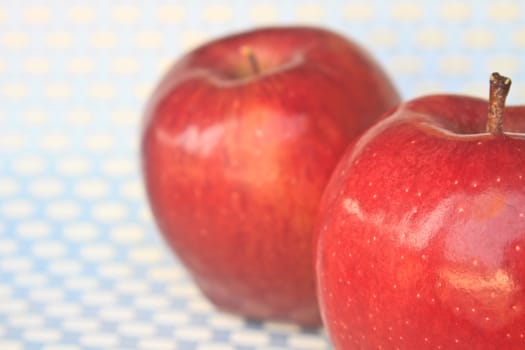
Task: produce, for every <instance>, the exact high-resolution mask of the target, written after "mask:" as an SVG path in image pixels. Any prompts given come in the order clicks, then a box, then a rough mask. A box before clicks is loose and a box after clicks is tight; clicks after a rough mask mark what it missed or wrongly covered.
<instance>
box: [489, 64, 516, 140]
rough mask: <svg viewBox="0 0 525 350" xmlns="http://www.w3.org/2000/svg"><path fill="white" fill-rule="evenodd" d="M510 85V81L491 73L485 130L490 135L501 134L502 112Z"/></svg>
mask: <svg viewBox="0 0 525 350" xmlns="http://www.w3.org/2000/svg"><path fill="white" fill-rule="evenodd" d="M510 84H511V80H510V79H509V78H507V77H504V76H502V75H500V74H499V73H492V74H491V76H490V92H489V115H488V118H487V127H486V128H487V132H489V133H491V134H492V135H502V134H503V110H504V109H505V99H506V98H507V95H508V93H509V89H510Z"/></svg>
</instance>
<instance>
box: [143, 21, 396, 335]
mask: <svg viewBox="0 0 525 350" xmlns="http://www.w3.org/2000/svg"><path fill="white" fill-rule="evenodd" d="M245 47H249V48H250V49H251V50H252V52H253V54H254V56H255V57H256V59H257V61H258V65H259V67H260V68H259V69H260V70H261V72H260V73H259V74H255V75H254V73H253V68H252V67H251V66H250V64H249V63H250V61H249V59H248V57H247V56H245V55H243V53H242V52H243V48H245ZM398 101H399V96H398V94H397V92H396V90H395V88H394V87H393V86H392V84H391V83H390V82H389V80H388V78H387V77H386V76H385V74H384V73H383V71H382V70H381V69H380V68H379V66H378V65H377V64H376V63H374V61H373V60H372V59H371V58H370V57H369V56H368V55H367V54H366V53H364V52H363V51H362V50H361V49H360V48H358V47H357V46H355V45H354V44H352V43H349V42H348V41H347V40H345V39H343V38H342V37H340V36H338V35H336V34H334V33H331V32H328V31H325V30H321V29H316V28H306V27H284V28H264V29H259V30H255V31H251V32H245V33H241V34H237V35H233V36H229V37H226V38H222V39H220V40H216V41H213V42H211V43H209V44H207V45H204V46H202V47H200V48H198V49H196V50H195V51H193V52H191V53H189V54H188V55H186V56H185V57H183V58H182V59H181V60H179V62H178V63H176V64H175V65H174V67H173V68H172V69H171V70H170V71H169V72H168V73H167V75H166V76H165V77H164V78H163V80H162V81H161V82H160V84H159V86H158V88H157V89H156V91H155V93H154V94H153V96H152V97H151V100H150V102H149V106H148V108H147V111H146V113H145V123H144V129H143V133H142V162H143V174H144V181H145V185H146V190H147V195H148V198H149V201H150V204H151V208H152V212H153V215H154V218H155V220H156V223H157V224H158V227H159V228H160V231H161V232H162V233H163V235H164V237H165V238H166V241H167V242H168V243H169V245H170V246H171V247H172V249H173V251H174V252H175V253H176V255H177V256H178V258H179V259H180V261H181V262H182V263H183V264H184V265H185V266H186V267H187V269H188V270H189V272H190V273H191V275H192V277H193V279H194V280H195V281H196V283H197V285H198V286H199V287H200V289H201V290H202V292H203V293H204V294H205V295H206V296H207V297H208V298H209V299H210V300H211V301H212V302H213V303H214V304H215V305H216V306H218V307H219V308H221V309H223V310H226V311H229V312H234V313H237V314H240V315H243V316H246V317H249V318H254V319H278V320H285V321H293V322H297V323H300V324H303V325H309V326H316V325H318V324H319V323H320V316H319V310H318V305H317V301H316V295H315V280H314V275H313V270H314V268H313V249H312V244H313V238H312V236H313V225H314V221H315V217H316V210H317V207H318V204H319V200H320V197H321V193H322V191H323V189H324V186H325V184H326V182H327V181H328V177H329V175H330V173H331V171H332V170H333V168H334V166H335V164H336V162H337V160H338V159H339V157H340V155H341V154H342V152H343V150H344V148H345V146H346V145H347V144H348V143H349V142H350V140H351V139H353V138H354V137H355V136H356V135H357V134H359V133H360V132H362V131H363V130H364V129H365V128H366V127H368V126H369V125H370V124H371V123H372V122H373V121H374V120H375V119H376V118H377V117H378V116H379V115H380V114H382V113H383V112H384V111H385V110H387V109H388V108H391V107H392V106H394V105H396V104H397V103H398Z"/></svg>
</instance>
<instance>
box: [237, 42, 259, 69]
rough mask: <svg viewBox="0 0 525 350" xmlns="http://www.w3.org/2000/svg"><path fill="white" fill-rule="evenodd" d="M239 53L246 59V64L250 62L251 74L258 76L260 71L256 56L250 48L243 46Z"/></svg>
mask: <svg viewBox="0 0 525 350" xmlns="http://www.w3.org/2000/svg"><path fill="white" fill-rule="evenodd" d="M241 53H242V54H243V55H244V56H245V57H246V58H247V59H248V62H250V67H251V68H252V72H253V74H255V75H257V74H259V73H260V72H261V69H260V67H259V62H258V61H257V56H255V54H254V53H253V50H252V48H251V47H250V46H243V47H242V48H241Z"/></svg>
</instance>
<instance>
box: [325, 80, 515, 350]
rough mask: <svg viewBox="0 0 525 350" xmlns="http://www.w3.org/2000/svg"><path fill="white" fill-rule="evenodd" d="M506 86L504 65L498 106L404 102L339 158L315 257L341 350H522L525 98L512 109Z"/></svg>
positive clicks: (464, 100) (496, 83)
mask: <svg viewBox="0 0 525 350" xmlns="http://www.w3.org/2000/svg"><path fill="white" fill-rule="evenodd" d="M509 86H510V80H509V79H507V78H505V77H501V76H499V75H498V74H497V73H495V74H493V76H492V77H491V94H490V95H491V97H490V100H489V101H490V102H489V104H487V101H486V100H483V99H477V98H472V97H466V96H459V95H436V96H428V97H422V98H418V99H414V100H412V101H409V102H406V103H404V104H401V105H400V106H399V107H398V108H397V109H395V110H393V111H392V112H390V113H387V115H386V116H385V117H384V118H381V120H380V121H379V122H378V123H377V124H375V125H374V126H373V127H371V128H370V129H369V130H368V131H367V132H366V133H364V134H363V135H362V136H361V137H360V138H359V139H357V140H356V142H355V144H354V145H353V146H350V147H349V148H348V149H347V151H346V152H345V154H344V155H343V157H342V158H341V162H340V163H339V164H338V166H337V168H336V170H335V171H334V174H333V176H332V178H331V179H330V181H329V184H328V185H327V188H326V192H325V194H324V195H323V199H322V204H321V208H320V213H319V222H318V228H319V230H318V231H317V232H318V233H317V235H318V246H317V256H316V269H317V273H318V275H317V276H318V280H317V283H318V288H319V294H320V304H321V310H322V316H323V319H324V321H325V323H326V325H327V328H328V332H329V335H330V337H331V339H332V341H333V343H334V346H335V348H336V349H344V350H347V349H410V350H412V349H418V350H419V349H443V350H445V349H525V106H516V107H508V108H506V109H505V110H504V101H505V96H506V91H508V88H509ZM488 105H490V110H489V112H488V114H489V118H488V122H487V106H488ZM503 111H504V115H505V119H504V123H503V124H502V122H503ZM486 125H487V126H486Z"/></svg>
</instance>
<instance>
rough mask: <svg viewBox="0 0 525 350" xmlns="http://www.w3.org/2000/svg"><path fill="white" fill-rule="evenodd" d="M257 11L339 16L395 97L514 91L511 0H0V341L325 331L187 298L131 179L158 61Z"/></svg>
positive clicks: (283, 337) (305, 345) (311, 18)
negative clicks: (493, 79)
mask: <svg viewBox="0 0 525 350" xmlns="http://www.w3.org/2000/svg"><path fill="white" fill-rule="evenodd" d="M272 24H312V25H321V26H324V27H328V28H331V29H333V30H336V31H339V32H340V33H342V34H345V35H347V36H349V37H351V38H353V39H354V40H356V41H357V42H358V43H360V44H361V45H363V46H365V47H366V48H367V49H368V50H369V51H370V52H371V53H372V54H373V55H374V56H376V58H377V59H378V60H379V61H380V63H382V65H383V67H384V68H385V69H386V70H387V72H388V73H389V74H390V75H391V77H392V79H393V80H394V81H395V82H396V84H397V86H398V87H399V89H400V91H401V93H402V95H403V97H404V98H405V99H406V98H411V97H414V96H417V95H421V94H426V93H432V92H452V93H467V94H473V95H477V96H482V97H485V96H486V95H487V91H488V77H489V74H490V73H491V72H492V71H499V72H501V73H502V74H505V75H508V76H510V77H511V78H512V79H513V81H514V84H513V87H512V89H511V92H510V96H509V102H510V103H522V104H523V103H525V67H524V58H525V3H523V2H520V1H519V0H515V1H488V0H487V1H473V0H472V1H450V0H449V1H447V0H444V1H431V0H422V1H416V0H404V1H395V2H394V1H387V0H384V1H381V0H368V1H342V0H340V1H337V0H331V1H291V0H280V1H277V0H267V1H241V0H236V1H218V0H216V1H203V0H194V1H182V0H181V1H171V2H169V1H146V0H137V1H119V0H116V1H111V2H109V1H102V0H95V1H79V0H73V1H58V0H55V1H51V0H46V1H37V0H24V1H20V0H17V1H14V0H13V1H11V0H1V1H0V349H2V350H12V349H17V350H18V349H46V350H76V349H152V350H154V349H181V350H186V349H188V350H192V349H195V350H236V349H242V350H252V349H257V350H263V349H264V350H279V349H281V350H284V349H299V350H301V349H304V350H310V349H317V350H321V349H330V346H329V345H328V342H327V340H326V337H325V336H324V334H323V332H322V331H319V332H314V331H307V330H304V329H301V328H299V327H295V326H292V325H285V324H278V323H252V322H246V321H244V320H243V319H240V318H236V317H233V316H229V315H225V314H222V313H219V312H216V311H214V310H213V308H212V307H211V306H210V305H209V304H208V303H207V302H206V301H205V300H204V299H203V298H202V297H201V296H200V294H199V293H198V291H197V290H196V289H195V287H194V286H193V285H192V284H191V282H190V280H189V279H188V277H187V275H186V274H185V272H184V271H183V270H182V269H181V267H180V266H179V265H178V263H177V261H176V259H175V258H173V257H172V255H171V254H170V253H169V252H168V250H167V249H166V247H165V245H164V243H163V242H162V240H161V239H160V237H159V235H158V233H157V231H156V229H155V227H154V225H153V223H152V220H151V216H150V214H149V210H148V207H147V204H146V202H145V199H144V194H143V190H142V186H141V178H140V173H139V163H138V147H137V146H138V135H139V130H140V124H141V111H142V109H143V106H144V103H145V100H146V98H147V97H148V95H149V93H150V91H151V89H152V88H153V86H154V85H155V83H156V82H157V81H158V79H159V77H160V76H161V75H162V73H163V72H165V70H166V69H167V67H168V66H169V65H170V63H171V62H173V60H174V59H175V58H177V57H178V56H179V55H181V54H182V53H183V52H186V51H187V50H189V49H191V48H193V47H195V46H196V45H198V44H199V43H202V42H204V41H206V40H208V39H211V38H215V37H217V36H221V35H224V34H227V33H230V32H232V31H239V30H244V29H248V28H252V27H254V26H260V25H272Z"/></svg>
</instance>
